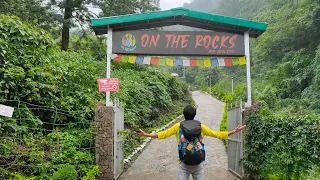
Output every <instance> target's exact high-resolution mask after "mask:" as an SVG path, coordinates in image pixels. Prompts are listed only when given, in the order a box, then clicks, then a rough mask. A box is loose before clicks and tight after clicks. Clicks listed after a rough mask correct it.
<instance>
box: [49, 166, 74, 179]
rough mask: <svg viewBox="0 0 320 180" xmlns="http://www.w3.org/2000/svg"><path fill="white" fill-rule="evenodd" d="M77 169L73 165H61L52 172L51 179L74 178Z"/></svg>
mask: <svg viewBox="0 0 320 180" xmlns="http://www.w3.org/2000/svg"><path fill="white" fill-rule="evenodd" d="M76 179H77V171H76V168H75V167H74V166H73V165H70V164H65V165H61V166H60V167H59V168H58V170H57V171H56V172H54V174H53V177H52V180H76Z"/></svg>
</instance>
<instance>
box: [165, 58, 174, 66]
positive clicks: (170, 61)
mask: <svg viewBox="0 0 320 180" xmlns="http://www.w3.org/2000/svg"><path fill="white" fill-rule="evenodd" d="M166 63H167V65H168V66H173V65H174V64H173V59H172V58H166Z"/></svg>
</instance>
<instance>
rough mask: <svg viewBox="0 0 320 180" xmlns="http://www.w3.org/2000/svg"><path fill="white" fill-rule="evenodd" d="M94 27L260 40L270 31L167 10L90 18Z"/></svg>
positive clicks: (220, 18)
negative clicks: (180, 29)
mask: <svg viewBox="0 0 320 180" xmlns="http://www.w3.org/2000/svg"><path fill="white" fill-rule="evenodd" d="M90 20H91V27H92V28H93V30H94V31H95V33H96V35H101V34H107V32H108V28H112V29H113V31H124V30H139V29H151V28H156V27H164V26H171V25H184V26H189V27H195V28H200V29H206V30H212V31H219V32H229V33H235V34H243V33H244V32H249V34H250V37H254V38H256V37H258V36H260V35H261V34H262V33H263V32H264V31H266V29H267V24H266V23H262V22H256V21H251V20H245V19H239V18H233V17H228V16H222V15H216V14H210V13H204V12H198V11H191V10H188V9H184V8H175V9H171V10H166V11H154V12H146V13H140V14H128V15H123V16H113V17H104V18H91V19H90Z"/></svg>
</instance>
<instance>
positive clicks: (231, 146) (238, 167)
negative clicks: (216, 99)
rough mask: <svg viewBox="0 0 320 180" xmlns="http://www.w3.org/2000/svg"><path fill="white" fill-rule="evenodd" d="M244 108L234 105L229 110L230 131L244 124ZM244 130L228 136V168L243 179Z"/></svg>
mask: <svg viewBox="0 0 320 180" xmlns="http://www.w3.org/2000/svg"><path fill="white" fill-rule="evenodd" d="M242 112H243V110H242V108H241V106H240V107H234V108H231V109H229V110H228V131H231V130H233V129H234V128H236V127H237V126H239V125H242V124H243V121H242ZM243 147H244V146H243V132H242V131H241V132H239V133H237V134H233V135H231V136H229V138H228V169H229V170H230V171H231V172H232V173H233V174H235V175H236V176H238V177H239V178H241V179H243V176H244V170H243V163H242V159H243V152H244V151H243V149H244V148H243Z"/></svg>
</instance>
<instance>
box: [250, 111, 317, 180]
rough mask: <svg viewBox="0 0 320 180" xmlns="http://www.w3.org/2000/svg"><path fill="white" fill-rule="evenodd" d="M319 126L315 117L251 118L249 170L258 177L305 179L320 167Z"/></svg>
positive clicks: (276, 116)
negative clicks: (311, 171)
mask: <svg viewBox="0 0 320 180" xmlns="http://www.w3.org/2000/svg"><path fill="white" fill-rule="evenodd" d="M319 124H320V118H319V117H318V116H317V115H314V114H309V115H304V116H293V115H292V116H288V115H287V114H277V115H270V116H261V115H254V116H251V117H250V118H249V119H248V120H247V128H246V138H245V140H246V142H245V148H246V149H245V161H244V165H245V167H246V170H247V171H248V172H249V173H250V174H252V175H254V176H256V177H264V178H270V177H271V176H276V177H278V178H280V179H305V178H306V175H308V173H309V170H311V169H312V167H313V166H319V165H320V164H319V162H320V154H319V152H320V151H319V143H320V129H319V128H320V126H319ZM270 175H271V176H270Z"/></svg>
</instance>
